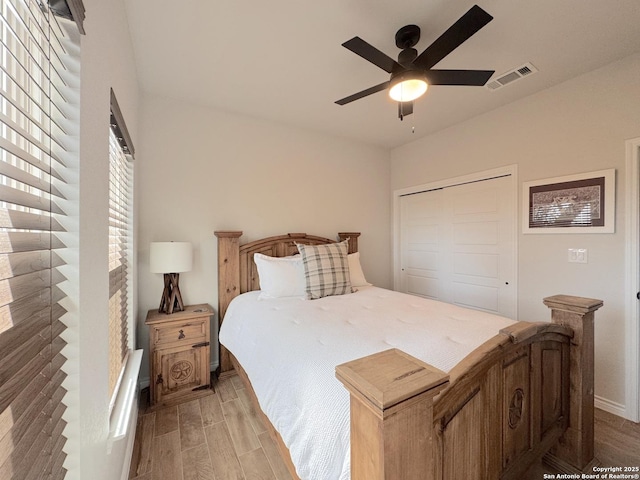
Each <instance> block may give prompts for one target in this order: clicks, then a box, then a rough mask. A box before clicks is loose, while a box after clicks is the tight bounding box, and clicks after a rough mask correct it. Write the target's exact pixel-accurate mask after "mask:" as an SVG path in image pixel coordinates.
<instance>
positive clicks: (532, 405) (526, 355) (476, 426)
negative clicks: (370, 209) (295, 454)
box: [215, 231, 602, 480]
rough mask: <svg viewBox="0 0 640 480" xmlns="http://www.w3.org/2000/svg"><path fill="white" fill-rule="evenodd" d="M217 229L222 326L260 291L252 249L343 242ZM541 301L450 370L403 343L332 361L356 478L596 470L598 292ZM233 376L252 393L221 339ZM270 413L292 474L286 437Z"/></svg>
mask: <svg viewBox="0 0 640 480" xmlns="http://www.w3.org/2000/svg"><path fill="white" fill-rule="evenodd" d="M215 235H216V236H217V237H218V314H219V323H220V325H222V322H223V321H224V315H225V312H226V310H227V307H228V306H229V302H231V300H232V299H233V298H235V297H236V296H237V295H239V294H241V293H244V292H248V291H252V290H258V289H259V279H258V273H257V270H256V267H255V264H254V262H253V255H254V254H255V253H263V254H265V255H270V256H274V257H282V256H286V255H292V254H294V253H297V248H296V246H295V243H305V244H326V243H332V242H334V241H336V240H332V239H329V238H325V237H317V236H310V235H306V234H304V233H290V234H287V235H280V236H275V237H269V238H265V239H262V240H257V241H254V242H250V243H247V244H244V245H240V242H239V239H240V237H241V235H242V232H240V231H217V232H215ZM359 235H360V234H359V233H356V232H345V233H339V234H338V238H339V239H340V240H344V239H347V238H348V239H349V253H353V252H356V251H358V237H359ZM544 303H545V305H547V306H548V307H549V308H550V309H551V311H552V312H551V323H549V322H540V323H529V322H517V323H515V324H513V325H511V326H510V327H508V328H504V329H502V330H501V331H500V332H498V333H497V334H496V336H494V337H493V338H491V339H489V340H488V341H487V342H485V343H484V344H482V345H480V346H479V347H478V348H477V349H475V350H474V351H473V352H471V353H470V354H469V355H468V356H467V357H465V358H464V359H463V360H462V361H461V362H460V363H459V364H458V365H456V366H455V367H454V368H453V369H452V370H451V371H450V372H449V374H448V375H447V374H445V373H444V372H441V371H439V370H437V369H436V368H434V367H432V366H430V365H428V364H425V363H423V362H421V361H419V360H418V359H415V358H413V357H411V356H409V355H407V354H405V353H403V352H400V351H398V350H389V351H386V352H382V353H380V354H374V355H371V356H369V357H365V358H363V359H358V360H355V361H353V362H349V363H347V364H343V365H339V366H337V367H336V376H337V377H338V379H339V380H340V381H341V382H342V383H343V384H344V385H345V387H346V388H347V389H348V390H349V392H350V397H351V479H352V480H383V479H384V480H395V479H403V480H425V479H437V480H456V479H461V478H474V479H475V478H477V479H503V478H504V479H515V478H518V477H520V476H522V474H523V473H524V472H526V470H527V469H528V468H529V467H530V466H531V465H532V464H533V463H534V462H535V461H538V460H539V459H540V458H542V457H543V456H544V458H545V461H546V462H547V463H549V464H550V465H551V466H553V467H554V468H556V469H557V470H558V471H559V472H565V473H578V472H581V471H589V472H591V471H592V470H591V468H592V467H593V466H594V465H597V461H596V460H595V459H594V439H593V415H594V411H593V409H594V407H593V363H594V328H593V321H594V312H595V311H596V310H597V309H598V308H600V307H601V306H602V301H601V300H595V299H589V298H582V297H573V296H567V295H555V296H552V297H548V298H545V299H544ZM233 373H237V374H238V375H239V376H240V377H241V378H242V380H243V381H244V382H245V384H246V385H247V388H248V391H249V392H250V393H251V394H253V389H252V387H251V382H250V381H249V379H248V377H247V376H246V374H245V372H244V370H243V369H242V367H241V366H240V365H239V364H238V362H237V361H236V359H235V358H234V357H233V356H232V355H231V354H230V352H228V351H227V350H226V349H225V348H224V346H222V345H220V375H221V376H225V375H229V374H233ZM253 399H254V403H255V404H256V408H257V410H258V411H260V412H261V410H260V409H259V405H258V402H257V400H256V399H255V395H253ZM263 419H264V420H265V424H266V425H267V427H268V430H269V431H270V433H271V435H272V437H273V439H274V440H275V441H276V443H277V445H278V447H279V449H280V453H281V455H282V457H283V459H284V461H285V463H286V465H287V466H288V468H289V470H290V473H291V474H292V476H293V478H296V479H297V478H298V476H297V474H296V472H295V468H294V466H293V463H292V462H291V458H290V456H289V452H288V450H287V448H286V446H285V445H284V443H283V441H282V439H281V438H280V435H279V434H278V432H277V431H276V430H275V428H273V426H272V425H271V424H270V423H269V421H268V419H267V418H266V416H264V414H263Z"/></svg>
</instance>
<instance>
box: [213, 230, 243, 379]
mask: <svg viewBox="0 0 640 480" xmlns="http://www.w3.org/2000/svg"><path fill="white" fill-rule="evenodd" d="M214 234H215V236H216V237H218V330H220V326H221V325H222V322H223V320H224V315H225V313H226V312H227V307H228V306H229V303H231V300H233V299H234V298H235V297H237V296H238V295H240V237H241V236H242V232H239V231H234V232H228V231H218V232H214ZM219 368H220V374H221V375H224V374H225V373H227V372H230V371H231V370H233V365H232V364H231V358H230V357H229V352H228V351H227V349H226V348H224V347H223V346H222V345H220V367H219Z"/></svg>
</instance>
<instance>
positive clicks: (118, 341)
mask: <svg viewBox="0 0 640 480" xmlns="http://www.w3.org/2000/svg"><path fill="white" fill-rule="evenodd" d="M111 109H112V114H111V128H110V131H109V394H110V396H111V408H113V404H114V402H115V393H116V392H117V389H118V386H119V383H120V379H121V376H122V373H123V371H124V367H125V365H126V363H127V356H128V355H129V352H130V346H129V343H130V342H129V331H128V325H129V318H130V309H131V305H130V299H129V295H128V293H127V290H128V288H129V284H128V282H129V271H130V270H129V260H128V259H129V258H130V256H131V241H132V237H133V235H132V229H133V222H132V204H133V168H132V167H133V165H132V163H131V161H130V158H131V157H130V156H129V155H128V154H129V152H131V151H132V150H133V149H132V147H130V146H129V143H127V140H126V139H125V135H124V134H123V133H122V132H123V131H126V128H125V127H124V124H123V120H122V119H120V120H119V121H118V117H121V114H120V110H119V108H118V107H117V102H116V100H115V97H114V96H113V92H112V99H111ZM116 112H117V113H116ZM127 137H128V136H127ZM129 142H130V141H129Z"/></svg>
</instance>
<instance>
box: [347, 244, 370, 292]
mask: <svg viewBox="0 0 640 480" xmlns="http://www.w3.org/2000/svg"><path fill="white" fill-rule="evenodd" d="M347 258H348V259H349V276H350V277H351V286H352V287H367V286H370V285H371V283H369V282H367V279H366V278H364V272H363V271H362V265H360V252H355V253H350V254H349V255H348V257H347Z"/></svg>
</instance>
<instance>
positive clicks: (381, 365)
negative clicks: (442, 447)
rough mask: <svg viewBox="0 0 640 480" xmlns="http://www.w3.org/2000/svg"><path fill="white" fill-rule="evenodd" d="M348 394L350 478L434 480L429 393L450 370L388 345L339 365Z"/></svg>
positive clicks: (443, 381) (443, 384) (446, 380)
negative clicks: (443, 370) (437, 366)
mask: <svg viewBox="0 0 640 480" xmlns="http://www.w3.org/2000/svg"><path fill="white" fill-rule="evenodd" d="M336 377H337V378H338V380H340V381H341V382H342V383H343V384H344V386H345V387H346V388H347V390H349V393H350V397H351V480H397V479H403V480H432V479H433V477H434V464H433V457H432V453H431V452H432V450H431V444H432V435H431V433H430V432H432V431H433V397H434V396H435V395H437V394H438V393H439V392H440V391H441V390H442V389H443V388H444V387H446V386H447V385H448V383H449V375H447V374H446V373H444V372H442V371H440V370H438V369H437V368H435V367H432V366H431V365H429V364H427V363H424V362H422V361H420V360H418V359H417V358H414V357H412V356H411V355H408V354H406V353H404V352H402V351H400V350H397V349H391V350H386V351H384V352H380V353H375V354H373V355H369V356H367V357H364V358H359V359H357V360H353V361H351V362H347V363H344V364H342V365H338V366H337V367H336Z"/></svg>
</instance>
